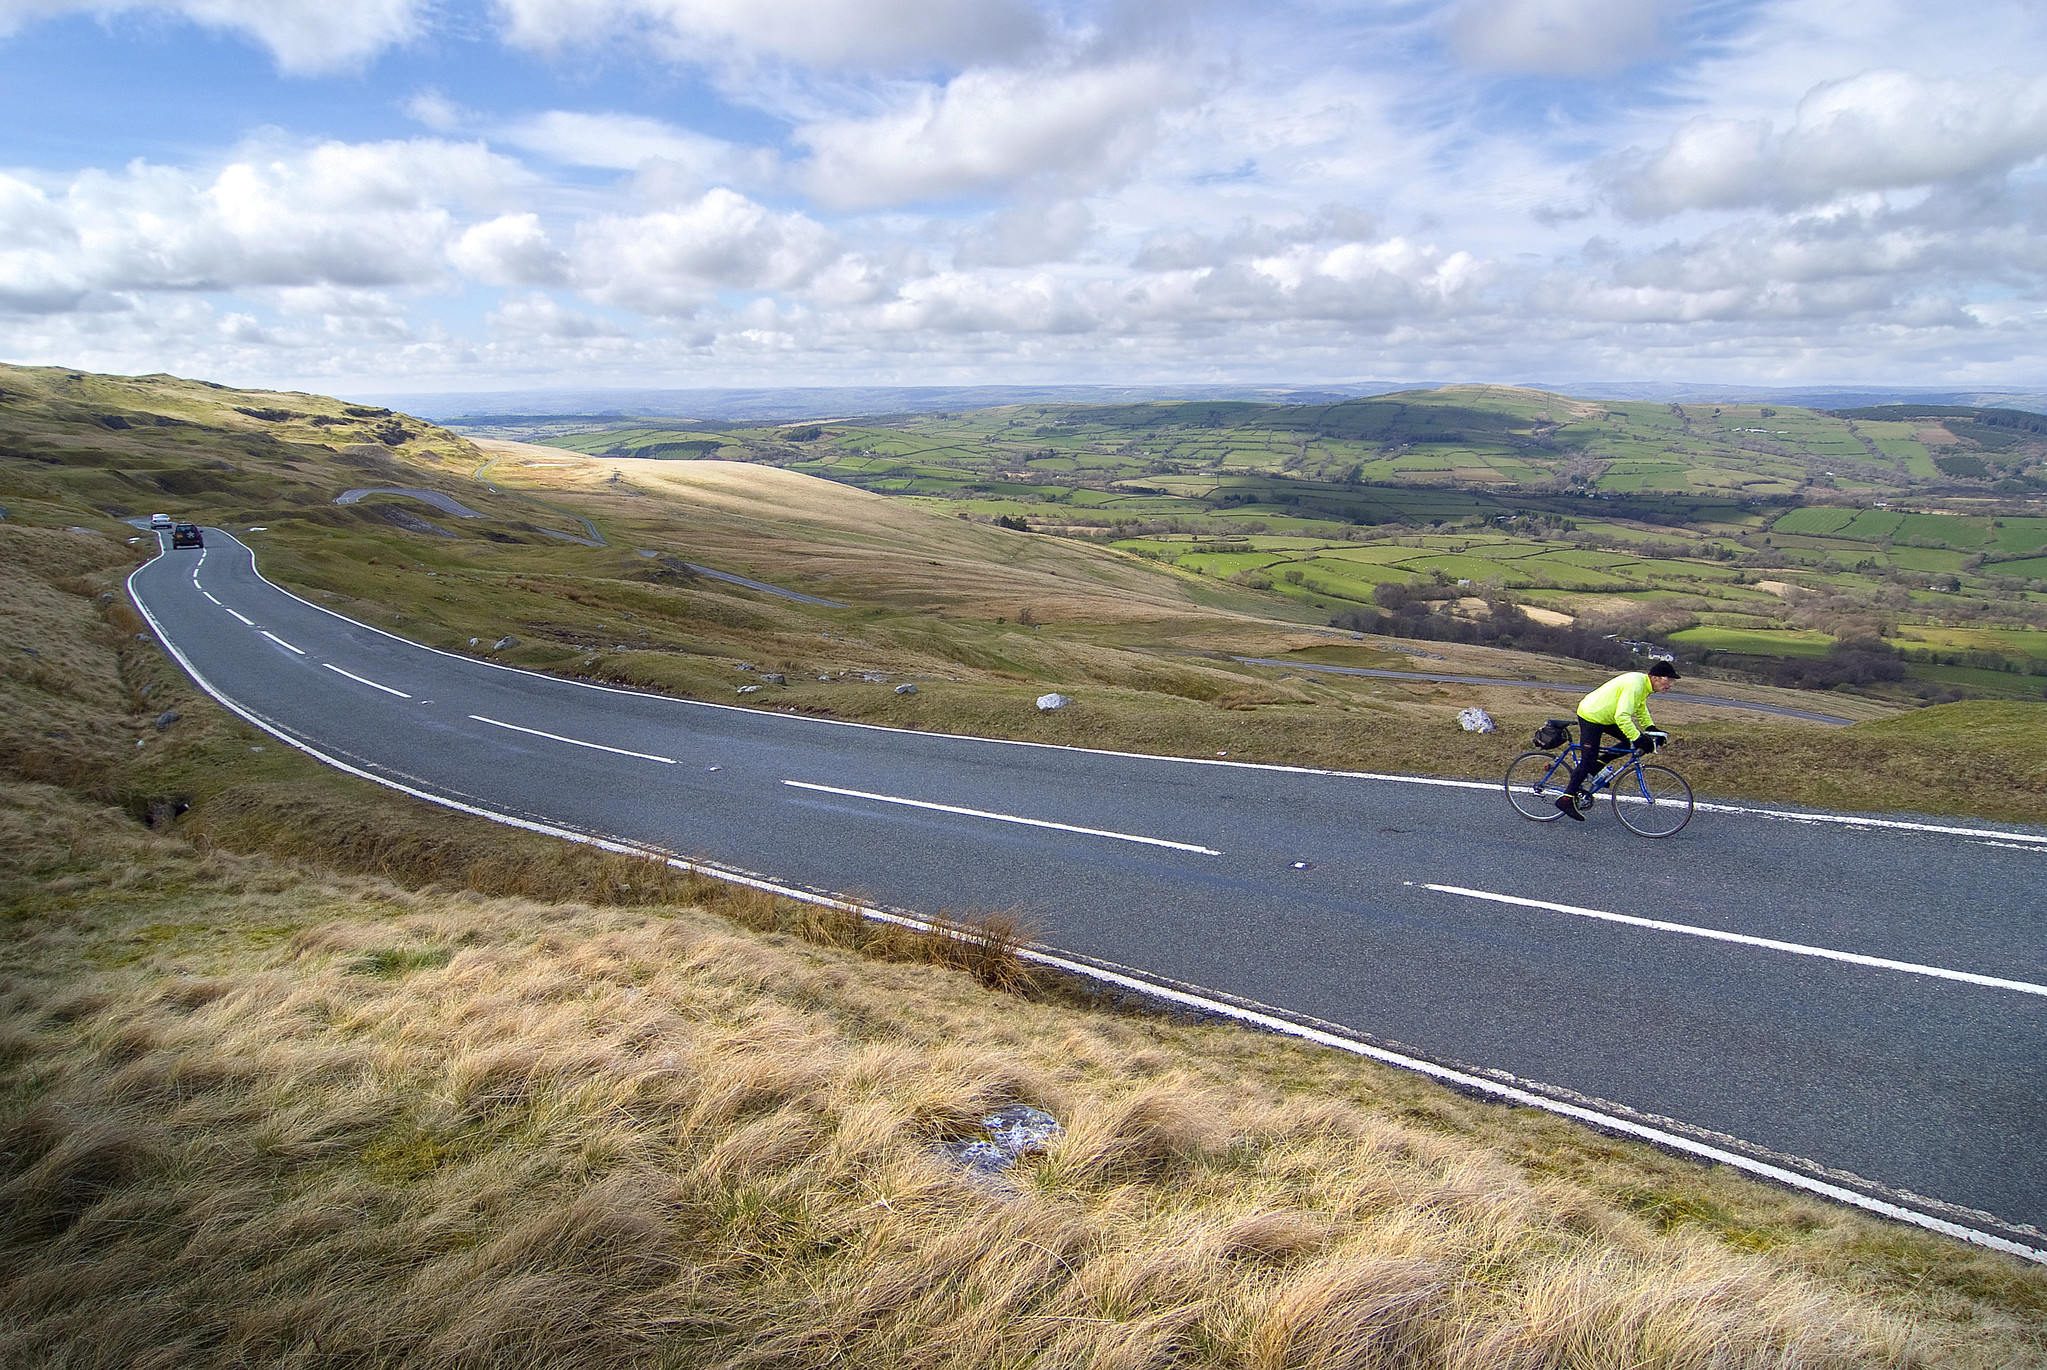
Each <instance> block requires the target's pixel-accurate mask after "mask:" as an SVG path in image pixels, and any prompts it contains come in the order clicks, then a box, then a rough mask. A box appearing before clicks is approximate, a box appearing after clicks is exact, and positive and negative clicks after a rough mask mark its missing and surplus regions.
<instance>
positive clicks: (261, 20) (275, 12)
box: [0, 0, 426, 75]
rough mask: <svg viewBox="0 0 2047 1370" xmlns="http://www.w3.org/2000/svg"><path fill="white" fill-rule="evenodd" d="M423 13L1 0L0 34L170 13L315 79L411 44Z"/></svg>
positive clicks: (370, 3)
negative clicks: (44, 22) (235, 37)
mask: <svg viewBox="0 0 2047 1370" xmlns="http://www.w3.org/2000/svg"><path fill="white" fill-rule="evenodd" d="M425 9H426V3H425V0H343V2H342V3H336V2H335V0H0V37H5V36H6V35H8V34H11V33H14V32H16V31H18V30H20V29H21V28H23V27H25V26H26V25H28V24H30V23H32V22H34V21H35V20H37V19H44V18H53V17H55V16H58V15H62V14H80V13H83V14H95V15H100V16H103V17H105V16H111V15H115V14H121V13H127V12H134V11H142V12H153V13H162V14H172V15H179V16H182V17H183V18H185V19H188V20H190V21H192V22H193V23H195V24H201V25H204V26H205V27H207V28H214V29H225V30H228V31H230V32H234V33H240V34H243V35H245V36H247V37H249V38H253V39H255V40H256V41H257V42H258V43H261V44H262V45H263V46H264V47H266V48H268V49H270V53H271V56H272V57H274V58H275V59H276V61H277V65H278V66H279V67H280V68H282V69H283V70H285V71H287V72H291V73H294V74H299V75H313V74H317V73H322V72H332V71H345V70H348V69H350V68H353V67H357V66H360V65H361V64H362V63H363V62H365V61H367V60H368V59H369V58H371V57H374V56H375V55H376V54H378V53H379V52H382V51H383V50H384V49H386V48H388V47H392V46H394V45H396V44H400V43H404V42H407V41H409V40H410V39H412V38H413V37H415V36H417V35H418V33H419V31H420V29H421V27H422V25H421V19H422V15H423V12H424V11H425Z"/></svg>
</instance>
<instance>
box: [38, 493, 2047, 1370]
mask: <svg viewBox="0 0 2047 1370" xmlns="http://www.w3.org/2000/svg"><path fill="white" fill-rule="evenodd" d="M13 531H14V530H12V529H0V534H8V533H12V532H13ZM120 569H121V567H120V566H119V565H115V566H112V567H108V568H106V570H105V571H101V572H92V571H90V567H88V568H87V571H86V572H79V571H77V570H76V569H75V568H74V569H73V570H72V571H71V572H69V573H68V574H69V576H70V578H71V579H73V580H76V578H77V576H78V575H80V574H85V575H87V580H86V582H84V583H79V584H75V585H73V587H72V588H71V589H68V590H67V589H63V588H61V587H59V586H57V585H55V584H54V583H53V582H51V581H49V580H48V579H47V578H42V579H40V580H39V581H38V583H40V584H41V585H43V586H44V588H46V589H48V590H49V592H50V593H49V595H47V596H44V595H42V594H41V592H39V591H38V592H37V593H34V594H29V595H25V596H12V595H10V596H7V597H5V598H0V613H7V614H21V615H27V614H30V613H32V614H33V615H34V617H33V619H32V626H33V628H34V631H36V632H37V633H38V634H41V635H43V636H44V637H45V638H47V639H49V640H50V641H51V642H52V643H53V646H52V650H53V651H55V652H58V653H59V654H62V655H63V656H64V658H65V660H66V661H67V662H68V663H71V665H75V666H76V667H77V669H75V670H74V669H70V666H67V669H66V672H65V673H64V675H63V676H62V677H61V679H58V678H42V677H37V676H35V675H33V674H32V673H21V674H16V675H9V676H7V677H6V678H5V679H6V682H7V683H6V685H5V688H6V689H8V690H9V691H10V692H11V693H10V694H9V695H8V700H9V703H10V708H9V711H8V713H7V715H6V718H5V720H4V724H0V728H4V730H5V731H4V733H0V735H4V736H6V737H9V738H16V739H25V740H26V741H25V742H24V743H23V745H24V746H32V744H33V741H34V739H36V738H38V737H40V736H41V735H42V734H43V733H44V732H46V731H49V730H50V729H49V727H48V726H47V725H48V724H49V723H50V722H51V721H52V720H56V719H60V718H69V717H74V716H75V717H76V718H78V719H82V720H84V722H85V724H87V725H89V726H87V727H85V729H84V731H83V732H82V733H81V734H80V736H79V737H78V738H77V739H76V742H77V746H76V749H75V751H74V752H73V753H70V755H72V756H73V757H74V758H75V760H76V771H77V774H76V776H75V777H71V778H67V779H66V780H65V784H64V786H59V785H55V784H48V783H32V782H30V781H29V780H27V779H16V780H14V781H10V782H6V783H0V927H4V929H5V933H6V935H5V937H4V938H0V1364H6V1365H8V1366H16V1365H20V1366H25V1367H30V1366H58V1365H62V1366H67V1367H72V1366H88V1367H89V1366H109V1367H111V1366H123V1367H126V1366H147V1365H179V1366H184V1365H231V1364H249V1363H263V1364H289V1365H301V1366H327V1365H334V1366H340V1365H362V1364H398V1363H403V1364H407V1365H418V1366H496V1365H501V1364H507V1363H546V1364H551V1365H565V1366H590V1367H624V1366H657V1365H670V1366H734V1367H739V1366H769V1365H773V1366H789V1365H795V1366H805V1365H815V1366H819V1367H823V1366H826V1365H832V1364H840V1365H846V1364H852V1365H861V1366H877V1367H891V1366H901V1367H925V1366H934V1367H935V1366H960V1365H969V1364H972V1365H996V1366H1001V1365H1019V1366H1020V1365H1026V1364H1029V1365H1044V1366H1061V1365H1071V1366H1076V1367H1078V1366H1089V1367H1092V1366H1103V1365H1128V1366H1159V1367H1164V1366H1214V1367H1261V1368H1263V1367H1274V1368H1275V1370H1276V1368H1278V1367H1293V1368H1295V1370H1325V1367H1327V1368H1330V1370H1333V1368H1334V1367H1338V1366H1346V1367H1349V1366H1382V1365H1383V1366H1422V1365H1428V1366H1470V1367H1479V1366H1496V1365H1517V1366H1520V1365H1525V1366H1559V1367H1563V1366H1571V1367H1597V1366H1640V1365H1659V1366H1700V1367H1707V1366H1711V1367H1722V1366H1757V1367H1761V1366H1769V1367H1773V1368H1781V1367H1803V1366H1864V1365H1915V1364H1927V1365H1934V1364H1939V1365H1963V1366H1975V1365H1984V1366H1988V1365H2009V1364H2025V1363H2047V1346H2043V1341H2042V1333H2041V1328H2042V1327H2043V1326H2047V1272H2040V1271H2037V1270H2034V1269H2032V1268H2029V1267H2026V1266H2023V1265H2021V1264H2020V1263H2018V1262H2014V1261H2011V1260H2008V1259H2005V1258H2002V1257H1998V1256H1995V1255H1992V1254H1989V1253H1983V1252H1978V1251H1974V1250H1970V1249H1967V1248H1962V1247H1959V1246H1957V1245H1956V1244H1953V1243H1950V1242H1948V1241H1945V1240H1944V1239H1941V1238H1938V1237H1934V1236H1931V1235H1929V1234H1924V1233H1920V1232H1917V1231H1912V1230H1907V1229H1900V1228H1894V1227H1891V1226H1887V1225H1884V1224H1880V1223H1875V1222H1872V1221H1869V1220H1866V1219H1864V1218H1862V1217H1860V1216H1859V1215H1857V1214H1854V1213H1851V1212H1847V1211H1843V1210H1837V1209H1833V1208H1830V1207H1826V1206H1823V1205H1819V1204H1815V1203H1812V1202H1810V1201H1807V1200H1804V1199H1801V1198H1797V1197H1794V1196H1788V1195H1785V1194H1782V1193H1778V1192H1776V1191H1773V1190H1769V1189H1766V1188H1763V1187H1760V1186H1757V1185H1754V1184H1751V1183H1748V1182H1746V1181H1744V1180H1742V1179H1740V1178H1739V1177H1737V1176H1733V1175H1729V1174H1725V1173H1721V1172H1716V1171H1711V1170H1704V1169H1700V1168H1698V1167H1696V1166H1693V1165H1691V1164H1689V1163H1687V1162H1683V1161H1680V1160H1676V1159H1673V1158H1670V1157H1665V1156H1662V1155H1660V1154H1658V1153H1656V1152H1655V1151H1653V1150H1650V1149H1648V1148H1645V1147H1639V1146H1632V1145H1628V1144H1624V1143H1620V1142H1616V1141H1612V1140H1610V1139H1607V1138H1603V1137H1600V1136H1597V1135H1594V1134H1590V1133H1587V1132H1584V1131H1583V1130H1581V1129H1578V1128H1575V1127H1572V1126H1569V1125H1567V1124H1565V1123H1563V1122H1561V1121H1560V1120H1557V1119H1554V1118H1550V1117H1548V1116H1546V1115H1533V1114H1529V1113H1526V1112H1523V1111H1516V1110H1510V1109H1505V1108H1501V1107H1498V1106H1495V1105H1491V1104H1486V1103H1481V1102H1478V1101H1474V1100H1471V1099H1465V1098H1460V1097H1458V1096H1455V1095H1451V1094H1448V1093H1445V1092H1443V1091H1442V1090H1440V1089H1437V1088H1435V1087H1434V1086H1431V1085H1429V1084H1427V1083H1425V1082H1423V1081H1421V1080H1418V1079H1415V1078H1412V1077H1407V1076H1403V1075H1399V1074H1397V1073H1394V1072H1390V1071H1386V1070H1383V1069H1380V1068H1378V1067H1375V1066H1372V1065H1370V1064H1369V1063H1364V1062H1360V1061H1357V1060H1355V1059H1354V1058H1350V1057H1346V1056H1340V1055H1338V1054H1336V1053H1328V1052H1321V1051H1317V1050H1313V1049H1309V1048H1305V1047H1302V1046H1299V1045H1297V1044H1294V1043H1292V1042H1289V1041H1285V1040H1281V1039H1274V1038H1265V1037H1259V1036H1256V1035H1252V1034H1248V1033H1244V1032H1241V1031H1238V1030H1235V1029H1230V1028H1224V1027H1216V1026H1206V1025H1201V1024H1197V1023H1187V1022H1179V1021H1175V1020H1172V1019H1169V1018H1165V1017H1160V1016H1154V1015H1146V1014H1142V1013H1132V1012H1128V1011H1124V1012H1105V1011H1099V1010H1090V1009H1089V1008H1087V1007H1086V1006H1085V996H1081V995H1076V994H1072V993H1068V992H1066V991H1065V990H1064V989H1062V987H1060V986H1058V985H1048V984H1035V985H1033V984H1031V983H1028V982H1026V981H1025V980H1024V979H1023V977H1022V975H1021V972H1022V969H1023V967H1022V964H1021V963H1020V962H1019V961H1018V960H1017V958H1016V957H1015V956H1014V948H1015V945H1016V943H1017V941H1018V940H1019V939H1020V938H1024V937H1027V936H1028V930H1027V928H1025V927H1023V926H1021V925H1020V924H1019V923H1018V922H1017V920H1016V919H1015V918H1014V917H1013V916H1011V917H982V918H964V917H963V918H961V919H960V920H959V921H958V924H957V925H956V926H955V927H954V928H952V929H949V930H947V931H945V932H942V933H941V935H939V936H936V937H918V936H914V935H912V934H911V933H909V932H908V931H906V930H903V929H899V928H895V927H893V926H891V925H887V924H876V923H868V922H866V921H864V920H860V919H857V918H854V917H852V916H850V915H848V914H845V913H844V912H842V911H837V910H832V909H828V908H819V907H817V906H813V905H808V904H799V903H796V902H793V901H789V900H784V899H777V898H773V897H771V896H769V895H767V894H765V893H764V892H760V891H753V890H750V889H745V888H743V887H736V886H730V885H725V884H721V883H718V882H714V881H711V880H708V879H706V878H704V877H702V876H696V875H691V874H688V873H685V872H679V871H675V870H673V869H672V868H669V867H666V866H664V865H660V864H658V863H651V862H635V861H630V860H627V859H625V858H619V857H615V856H610V855H607V854H604V853H601V852H594V851H591V850H589V849H586V848H580V847H575V846H572V845H570V844H566V843H555V842H550V841H547V840H545V839H541V838H538V837H536V836H534V835H531V834H524V833H518V832H512V831H508V830H505V829H501V828H497V827H495V826H494V825H489V824H485V823H483V822H482V821H481V820H469V819H466V818H462V817H460V816H450V815H447V814H445V813H442V812H440V811H438V810H429V809H426V808H424V807H422V806H419V805H416V804H414V803H413V802H412V801H409V800H405V799H403V798H402V797H398V796H393V795H390V794H388V793H386V792H383V791H381V790H376V789H374V788H373V787H370V786H368V785H366V784H364V783H362V782H358V781H355V780H353V779H352V778H349V777H345V776H340V775H335V774H332V773H329V772H325V771H323V770H321V769H320V768H318V767H316V766H315V765H314V764H313V763H311V762H309V761H307V760H306V759H305V758H303V757H300V756H298V755H297V754H295V753H291V752H289V751H288V750H286V749H282V748H277V747H274V746H268V745H267V744H266V742H265V740H264V739H263V738H262V737H261V735H260V734H255V733H252V732H249V731H248V730H247V729H245V728H243V727H242V725H240V724H239V723H238V722H236V721H235V720H233V719H232V718H229V717H226V716H224V715H222V714H221V713H220V712H219V711H218V710H216V709H214V708H212V706H211V705H210V704H208V703H207V702H206V701H205V700H203V699H197V698H194V697H192V695H191V693H190V691H189V689H188V688H186V687H184V686H183V685H182V684H181V683H180V682H179V680H178V677H177V675H176V673H175V672H174V671H172V670H171V669H170V668H169V666H168V664H167V663H166V662H165V661H164V659H163V658H162V657H161V656H160V655H159V654H157V653H156V652H155V651H154V649H153V648H151V647H149V646H148V644H146V643H138V642H136V641H135V639H134V635H133V634H132V633H130V632H127V631H125V628H124V625H123V624H122V623H121V622H120V621H119V619H118V617H117V616H115V615H113V613H112V609H111V605H110V604H109V603H107V602H102V601H100V600H98V599H97V597H96V593H97V592H96V589H95V583H93V582H91V581H90V575H91V574H109V573H118V571H119V570H120ZM21 577H27V573H26V572H20V573H19V576H18V577H17V579H16V580H14V581H11V582H10V584H13V585H28V584H29V581H30V580H35V579H36V578H35V577H27V579H23V578H21ZM29 588H31V589H33V588H34V587H33V586H32V585H30V586H29ZM19 605H26V606H28V608H26V609H18V608H17V607H16V606H19ZM96 610H97V612H96ZM10 621H11V622H17V623H30V622H31V619H30V618H28V617H16V618H14V619H11V620H10ZM81 682H84V683H81ZM92 682H96V683H92ZM145 689H146V690H147V692H148V694H147V698H144V696H143V692H144V690H145ZM167 703H168V704H169V705H171V706H174V707H175V708H176V709H177V710H178V711H179V712H180V714H181V718H180V720H179V721H178V722H176V723H175V724H172V725H171V726H170V727H169V728H167V729H166V730H165V731H163V732H158V731H157V730H156V728H155V726H154V724H153V722H152V720H153V718H154V717H155V716H156V715H157V713H158V712H159V710H160V709H161V708H163V707H165V706H166V704H167ZM66 710H71V711H74V713H72V714H67V713H65V712H64V711H66ZM1212 712H1215V711H1212ZM1218 716H1220V714H1219V713H1218ZM137 736H140V737H141V738H142V739H143V740H144V745H143V746H142V747H140V748H137V747H135V746H134V745H133V743H134V740H135V738H136V737H137ZM254 746H266V750H264V751H262V752H252V751H251V750H250V748H251V747H254ZM9 755H10V757H12V758H15V759H16V760H22V761H23V765H24V767H25V766H26V765H27V764H29V762H28V761H27V760H23V759H24V758H26V757H27V756H28V753H27V752H25V751H23V750H16V751H14V752H11V753H10V754H9ZM15 774H16V775H17V776H20V775H22V774H23V770H22V769H16V770H15ZM171 799H176V800H177V801H178V802H181V803H188V804H189V805H190V807H189V809H188V810H187V811H185V812H184V813H183V814H182V815H181V816H180V815H178V814H177V813H176V811H175V806H173V807H172V808H169V809H165V808H162V807H159V801H165V800H171ZM143 800H148V801H149V802H147V803H144V802H142V801H143ZM152 817H154V818H155V820H156V826H155V827H152V826H151V825H150V822H149V820H150V819H151V818H152ZM1017 1102H1025V1103H1031V1104H1034V1105H1036V1106H1038V1107H1042V1108H1045V1109H1048V1110H1050V1111H1051V1112H1052V1113H1053V1114H1054V1115H1055V1116H1057V1117H1058V1118H1060V1119H1061V1121H1062V1122H1063V1123H1064V1125H1065V1127H1066V1129H1067V1130H1066V1134H1065V1136H1064V1138H1063V1139H1062V1140H1061V1141H1060V1142H1058V1143H1057V1144H1056V1145H1054V1146H1053V1147H1052V1148H1051V1150H1050V1151H1049V1152H1048V1153H1047V1154H1045V1155H1043V1156H1041V1157H1038V1158H1036V1159H1034V1160H1032V1161H1029V1162H1027V1163H1025V1164H1024V1165H1022V1166H1020V1167H1019V1168H1017V1169H1015V1170H1013V1171H1011V1172H1008V1173H1007V1174H1006V1175H1004V1176H1003V1177H1000V1178H999V1179H997V1180H994V1181H989V1180H977V1179H973V1178H970V1177H969V1176H967V1175H966V1174H964V1173H962V1172H960V1171H958V1170H955V1169H954V1168H953V1167H952V1166H951V1165H950V1163H949V1162H946V1161H945V1160H943V1159H942V1158H941V1156H940V1155H939V1153H938V1151H937V1144H938V1143H940V1142H942V1141H945V1140H949V1139H953V1138H958V1137H963V1136H968V1135H971V1134H972V1133H973V1132H974V1131H975V1130H976V1129H977V1127H978V1126H979V1119H980V1118H981V1117H982V1116H984V1115H985V1114H986V1113H987V1112H988V1111H990V1110H992V1109H993V1108H995V1107H998V1106H1002V1105H1006V1104H1009V1103H1017Z"/></svg>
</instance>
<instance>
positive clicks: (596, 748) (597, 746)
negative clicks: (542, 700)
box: [469, 714, 675, 766]
mask: <svg viewBox="0 0 2047 1370" xmlns="http://www.w3.org/2000/svg"><path fill="white" fill-rule="evenodd" d="M469 716H470V717H471V718H473V719H475V720H476V721H477V722H478V723H488V724H490V725H491V726H492V727H493V728H506V729H509V730H510V731H512V732H515V733H531V734H532V735H533V736H535V737H544V738H546V739H547V740H548V741H550V742H566V743H568V744H569V745H570V746H571V747H588V748H589V749H590V750H591V751H593V752H616V753H617V754H618V755H620V756H636V757H638V758H639V759H640V760H642V761H658V762H660V763H661V764H662V765H664V766H673V765H674V764H675V758H674V757H672V756H655V755H654V754H653V753H651V752H630V751H627V750H626V749H625V748H624V747H607V746H605V745H604V744H603V743H602V742H585V741H584V740H583V739H582V738H580V737H563V736H562V735H561V734H560V733H544V732H542V731H540V729H538V728H522V727H520V726H519V725H518V724H516V723H500V722H498V721H497V720H496V719H495V718H485V717H484V716H483V715H482V714H471V715H469Z"/></svg>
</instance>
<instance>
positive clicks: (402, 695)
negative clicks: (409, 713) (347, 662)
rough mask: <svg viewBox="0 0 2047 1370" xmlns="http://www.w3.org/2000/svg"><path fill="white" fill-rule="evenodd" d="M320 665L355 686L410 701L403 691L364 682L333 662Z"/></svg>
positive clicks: (372, 682)
mask: <svg viewBox="0 0 2047 1370" xmlns="http://www.w3.org/2000/svg"><path fill="white" fill-rule="evenodd" d="M320 664H321V665H322V666H325V667H326V668H327V669H328V670H330V671H332V672H334V674H336V675H345V676H347V677H348V678H349V679H350V680H353V681H354V682H355V683H356V684H358V685H367V686H369V687H370V688H371V689H372V690H382V691H383V692H384V693H385V694H387V695H397V696H398V697H399V698H400V699H410V698H412V696H411V695H409V694H407V693H405V691H403V690H394V689H392V688H391V687H390V686H389V685H379V684H378V683H377V682H376V681H374V680H365V679H363V678H362V677H361V676H359V675H357V674H356V673H355V672H354V671H344V670H342V669H341V668H340V667H339V666H336V665H335V664H334V663H333V662H331V661H323V662H321V663H320Z"/></svg>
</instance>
